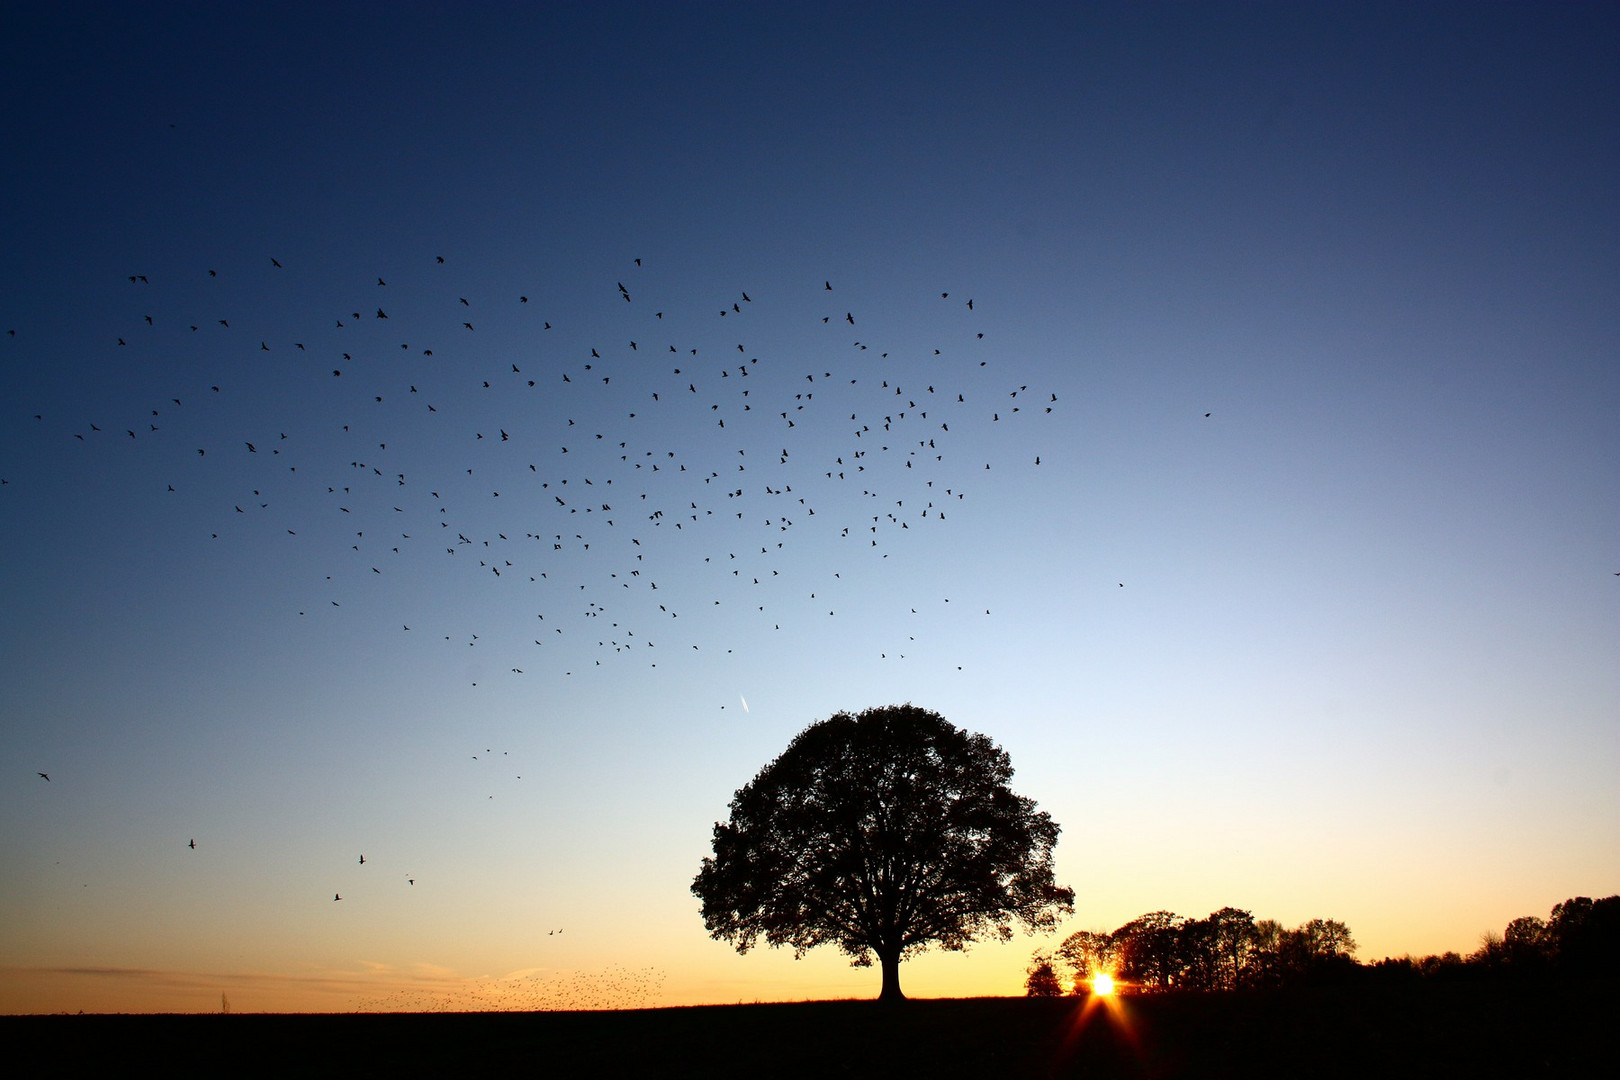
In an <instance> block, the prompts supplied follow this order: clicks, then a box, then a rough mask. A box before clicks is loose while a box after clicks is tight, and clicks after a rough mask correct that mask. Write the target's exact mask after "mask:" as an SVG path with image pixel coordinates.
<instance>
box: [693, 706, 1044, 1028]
mask: <svg viewBox="0 0 1620 1080" xmlns="http://www.w3.org/2000/svg"><path fill="white" fill-rule="evenodd" d="M1012 772H1013V770H1012V763H1011V762H1010V761H1009V759H1008V757H1007V754H1006V752H1005V751H1004V750H1002V749H1001V748H1000V747H998V746H997V745H996V744H995V743H993V742H991V741H990V740H989V739H988V738H986V737H985V736H983V735H974V734H969V733H968V732H966V731H962V730H961V729H959V728H956V727H954V726H952V725H951V724H949V723H947V722H946V720H945V719H944V718H943V717H941V716H940V715H939V714H938V713H934V712H930V711H928V710H927V709H920V708H917V707H915V706H912V705H890V706H886V707H884V708H877V709H867V710H866V711H865V712H862V713H860V714H859V715H854V716H852V715H850V714H849V713H838V714H837V715H835V716H832V717H830V718H828V719H826V720H823V721H820V722H819V723H815V724H812V725H811V726H810V727H808V728H806V729H805V730H804V731H802V732H800V733H799V735H798V736H797V737H796V738H795V739H794V740H793V742H792V743H790V744H789V745H788V748H787V749H786V750H785V751H783V753H782V756H781V757H779V758H777V759H776V760H775V761H773V762H771V763H770V764H769V765H767V766H766V767H765V768H764V769H763V770H761V772H760V774H759V775H758V776H756V777H754V779H753V780H752V781H751V782H750V783H749V784H748V785H747V786H746V787H744V788H742V789H741V790H740V791H738V792H737V794H736V797H735V798H733V799H732V800H731V819H730V820H729V821H727V822H725V823H716V824H715V827H714V856H713V857H712V858H707V859H704V860H703V868H702V869H701V870H699V871H698V875H697V878H696V880H694V881H693V882H692V892H693V893H694V894H695V895H696V896H697V897H698V899H700V900H701V901H702V902H703V923H704V925H705V926H706V927H708V930H709V933H710V934H711V935H712V936H713V937H715V938H717V939H719V940H722V941H726V942H729V943H730V944H732V945H734V946H735V947H736V949H737V951H738V952H747V951H748V949H749V948H751V947H752V946H753V944H754V942H755V940H756V939H758V938H760V937H763V938H764V939H765V941H766V943H767V944H769V945H772V946H781V945H791V946H793V949H794V951H795V953H796V954H799V955H802V954H803V953H804V951H805V950H807V949H811V948H814V947H815V946H817V945H826V944H832V945H836V946H838V948H839V949H841V950H842V951H843V952H844V953H846V954H847V955H848V956H850V957H851V958H852V959H853V963H854V964H855V965H856V966H858V967H864V966H868V965H870V964H871V963H872V958H873V957H874V956H876V958H877V960H878V962H879V963H880V964H881V965H882V967H883V991H882V995H881V998H882V1000H897V999H899V998H901V997H902V996H903V995H902V994H901V993H900V961H901V960H902V959H903V958H905V957H906V956H908V955H909V954H911V953H914V952H918V951H920V950H922V949H925V948H927V947H928V946H929V945H938V946H940V947H941V948H944V949H962V948H965V947H966V946H967V945H968V943H969V942H971V941H973V940H975V939H976V938H978V937H980V936H981V935H984V934H991V935H993V936H995V937H997V938H999V939H1000V940H1003V941H1006V940H1009V939H1010V938H1011V937H1012V928H1011V927H1012V923H1013V922H1014V921H1017V922H1019V923H1021V924H1022V925H1024V926H1025V927H1027V928H1029V929H1031V930H1045V929H1051V928H1052V927H1054V926H1055V925H1056V924H1057V917H1058V916H1059V915H1060V914H1067V913H1069V912H1070V911H1072V910H1073V908H1074V891H1073V890H1072V889H1064V888H1060V887H1058V886H1057V885H1055V884H1054V883H1053V879H1052V848H1053V846H1054V845H1055V844H1056V843H1057V837H1058V826H1057V825H1056V824H1055V823H1054V822H1053V821H1052V819H1051V818H1050V817H1049V816H1048V815H1047V814H1045V813H1043V812H1038V811H1036V809H1035V803H1034V802H1033V801H1032V800H1030V799H1026V798H1022V797H1020V796H1018V795H1015V794H1013V792H1012V790H1011V789H1010V788H1009V787H1008V786H1007V785H1008V782H1009V781H1010V780H1011V779H1012Z"/></svg>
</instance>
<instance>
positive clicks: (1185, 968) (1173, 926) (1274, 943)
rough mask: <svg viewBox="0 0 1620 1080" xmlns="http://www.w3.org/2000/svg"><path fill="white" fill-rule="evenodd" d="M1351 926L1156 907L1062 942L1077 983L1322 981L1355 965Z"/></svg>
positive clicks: (1166, 985)
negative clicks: (1099, 975) (1194, 914)
mask: <svg viewBox="0 0 1620 1080" xmlns="http://www.w3.org/2000/svg"><path fill="white" fill-rule="evenodd" d="M1355 951H1356V943H1355V939H1353V938H1352V937H1351V936H1350V928H1349V927H1347V926H1345V924H1344V923H1341V922H1335V921H1334V920H1332V919H1312V920H1310V921H1309V922H1307V923H1305V924H1303V925H1301V926H1298V927H1296V928H1294V929H1292V930H1289V929H1285V928H1284V927H1283V926H1282V925H1281V924H1280V923H1277V922H1274V921H1272V920H1270V919H1262V920H1260V921H1258V922H1256V921H1255V918H1254V916H1253V915H1251V914H1250V913H1249V912H1247V911H1243V910H1240V909H1238V908H1233V907H1224V908H1221V909H1220V910H1219V911H1216V912H1213V913H1211V914H1210V915H1209V916H1207V917H1206V918H1202V919H1185V918H1182V917H1181V916H1180V915H1176V914H1174V913H1172V912H1169V911H1153V912H1149V913H1148V914H1146V915H1142V916H1140V917H1138V918H1135V919H1132V920H1131V921H1130V922H1128V923H1126V924H1125V925H1124V926H1121V927H1120V928H1119V929H1118V930H1115V931H1113V932H1112V933H1104V932H1102V931H1096V930H1081V931H1078V932H1076V933H1073V934H1070V935H1069V936H1068V937H1067V938H1065V939H1064V941H1063V944H1061V945H1059V946H1058V949H1057V955H1058V957H1060V958H1061V959H1063V960H1065V961H1067V962H1068V964H1069V965H1070V966H1071V968H1072V969H1073V972H1074V975H1075V980H1076V984H1077V985H1078V984H1079V983H1080V982H1082V981H1084V980H1086V979H1088V978H1089V977H1090V976H1091V974H1092V973H1093V972H1099V971H1106V972H1109V973H1110V974H1113V975H1115V976H1117V977H1119V978H1121V979H1123V980H1125V981H1126V982H1128V983H1129V984H1130V985H1132V986H1135V987H1137V988H1138V989H1147V990H1170V989H1177V990H1235V989H1237V988H1239V987H1244V986H1266V985H1280V984H1284V983H1297V982H1302V981H1323V980H1326V979H1331V978H1333V977H1334V976H1335V975H1336V974H1337V973H1340V972H1343V971H1345V970H1347V969H1349V968H1353V967H1354V966H1355V961H1354V959H1353V956H1354V954H1355Z"/></svg>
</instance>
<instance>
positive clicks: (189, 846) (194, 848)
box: [186, 840, 197, 851]
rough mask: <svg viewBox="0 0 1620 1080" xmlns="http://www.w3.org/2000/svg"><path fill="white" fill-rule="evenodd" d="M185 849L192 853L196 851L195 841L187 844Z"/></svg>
mask: <svg viewBox="0 0 1620 1080" xmlns="http://www.w3.org/2000/svg"><path fill="white" fill-rule="evenodd" d="M186 847H188V848H190V849H191V850H192V851H196V850H197V841H196V840H193V841H192V842H191V843H189V844H187V845H186Z"/></svg>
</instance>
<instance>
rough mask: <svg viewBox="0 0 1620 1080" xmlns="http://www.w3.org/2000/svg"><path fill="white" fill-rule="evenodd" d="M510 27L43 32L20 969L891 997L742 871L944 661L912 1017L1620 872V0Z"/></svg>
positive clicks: (269, 14)
mask: <svg viewBox="0 0 1620 1080" xmlns="http://www.w3.org/2000/svg"><path fill="white" fill-rule="evenodd" d="M465 7H466V6H463V5H424V4H404V5H398V6H397V7H395V8H392V9H391V10H390V12H389V14H388V16H387V17H386V18H383V17H379V16H378V14H377V13H376V11H375V9H372V8H370V7H369V6H366V5H338V6H336V7H334V6H332V5H294V4H281V5H274V6H273V7H270V8H269V9H267V10H251V11H245V10H238V9H237V7H235V6H225V7H221V6H219V5H202V4H199V5H179V4H168V3H158V4H147V5H141V6H139V7H121V6H114V5H99V4H97V5H77V4H61V5H46V6H38V7H34V8H27V9H24V8H21V7H19V6H18V5H11V6H9V7H8V8H7V9H6V11H5V13H4V15H3V16H0V49H3V50H4V56H5V62H4V64H0V80H3V82H0V85H3V90H0V93H3V101H4V103H5V107H4V108H3V109H0V139H3V145H4V147H5V157H6V160H7V167H6V169H5V170H4V174H3V176H0V196H3V197H0V223H3V235H4V236H5V249H6V257H5V259H4V261H3V264H0V285H3V287H0V480H3V481H4V483H3V484H0V671H3V677H0V765H3V769H0V820H3V822H4V828H3V829H0V866H3V867H4V872H3V873H0V1011H4V1012H9V1013H34V1012H56V1011H77V1010H80V1009H83V1010H85V1011H124V1012H152V1011H162V1012H196V1011H214V1010H217V1009H218V1008H220V1007H221V1005H222V998H223V1000H227V1001H228V1002H229V1003H230V1005H231V1007H232V1008H233V1009H234V1010H236V1011H282V1010H298V1011H353V1010H374V1009H485V1008H519V1009H523V1008H557V1007H627V1006H643V1005H679V1004H695V1003H727V1002H735V1001H774V1000H800V999H809V998H840V997H872V996H876V993H877V990H878V976H877V973H876V971H875V970H873V969H852V968H850V967H849V965H848V963H847V960H846V959H845V958H844V957H842V956H841V955H839V954H838V953H836V952H835V951H831V950H821V951H813V952H811V953H809V954H808V955H806V956H805V957H804V958H802V959H798V960H795V959H794V957H793V956H792V954H791V951H776V950H770V949H766V948H764V947H761V948H759V949H756V950H755V951H753V952H750V953H748V954H747V955H741V956H739V955H738V954H737V953H735V952H734V951H733V950H732V949H731V948H730V947H728V946H727V945H725V944H724V943H722V942H717V941H714V940H711V939H710V938H709V937H708V935H707V933H706V932H705V930H704V927H703V923H702V919H701V916H700V915H699V906H698V902H697V900H696V899H695V898H694V897H693V896H692V895H691V892H690V886H691V882H692V879H693V876H694V875H695V874H696V872H697V870H698V867H699V865H700V862H701V860H702V859H703V858H704V856H705V855H707V854H709V853H710V846H709V845H710V839H711V834H712V829H713V826H714V823H715V822H716V821H718V820H722V819H723V818H724V817H725V816H726V808H727V804H728V802H729V801H730V799H731V797H732V794H733V793H734V792H735V791H736V790H737V789H738V788H739V787H741V786H742V785H743V784H745V783H747V782H748V781H749V780H750V779H751V778H752V777H753V776H754V775H755V774H756V773H757V772H758V771H759V770H760V769H761V768H762V767H764V766H765V765H766V764H767V763H768V762H769V761H771V760H772V759H773V758H774V757H776V756H777V755H778V754H779V753H781V751H782V750H783V749H785V748H786V746H787V744H788V742H789V741H790V740H791V739H792V737H793V736H794V735H795V734H797V733H798V732H799V731H801V730H803V729H804V728H805V727H806V726H808V725H809V724H811V723H813V722H815V721H817V720H820V719H824V718H826V717H828V716H830V715H832V714H833V713H835V712H838V711H840V710H851V711H855V710H860V709H863V708H867V707H870V706H877V705H886V704H894V703H901V702H911V703H913V704H916V705H920V706H923V707H925V708H929V709H933V710H935V711H937V712H939V713H941V714H942V715H944V716H945V717H946V718H947V719H948V720H950V721H951V722H952V723H954V724H956V725H957V726H959V727H962V728H965V729H967V730H969V731H974V732H982V733H984V734H986V735H988V736H989V737H990V738H991V739H993V740H994V741H995V742H996V743H997V744H998V745H1000V746H1001V747H1002V748H1004V749H1005V750H1006V751H1007V752H1008V754H1009V755H1010V756H1011V759H1012V763H1013V766H1014V768H1015V769H1016V775H1015V778H1014V789H1015V790H1016V791H1017V792H1018V793H1019V794H1021V795H1024V796H1027V797H1029V798H1031V799H1033V800H1035V802H1036V803H1037V805H1038V806H1039V808H1040V809H1042V810H1045V811H1047V812H1049V813H1050V814H1051V816H1052V818H1053V819H1054V820H1055V821H1057V822H1058V823H1059V824H1060V825H1061V826H1062V835H1061V838H1060V840H1059V843H1058V847H1057V858H1056V864H1057V878H1058V881H1059V883H1060V884H1064V885H1068V886H1071V887H1072V888H1074V890H1075V893H1076V901H1075V911H1074V915H1073V917H1072V918H1071V919H1069V920H1068V921H1067V922H1065V923H1064V925H1063V926H1062V928H1061V929H1060V930H1059V932H1058V934H1057V935H1055V936H1048V937H1030V936H1020V937H1017V938H1015V940H1014V941H1013V942H1012V943H1010V944H1005V945H1003V944H998V943H994V942H984V943H980V944H978V945H976V946H975V947H973V948H971V949H970V950H969V951H967V952H966V953H940V952H930V953H927V954H924V955H923V956H920V957H917V958H916V959H913V960H910V961H908V962H907V963H906V964H905V965H904V967H903V968H902V972H901V975H902V985H903V987H904V989H905V991H906V992H907V993H908V994H909V995H912V996H922V997H930V996H968V995H981V994H1016V993H1020V992H1021V990H1022V979H1023V973H1024V969H1025V966H1026V965H1027V964H1028V963H1029V959H1030V955H1031V953H1032V952H1033V951H1035V950H1036V949H1050V948H1051V947H1052V946H1054V945H1055V944H1056V943H1057V942H1058V941H1059V940H1061V937H1062V935H1064V934H1067V933H1070V932H1072V931H1074V930H1080V929H1112V928H1113V927H1116V926H1119V925H1121V924H1123V923H1125V922H1126V921H1128V920H1130V919H1132V918H1134V917H1136V916H1138V915H1140V914H1142V913H1144V912H1148V911H1154V910H1161V909H1162V910H1170V911H1174V912H1178V913H1180V914H1182V915H1186V916H1190V917H1201V916H1203V915H1205V914H1208V913H1209V912H1211V911H1214V910H1216V909H1218V908H1220V907H1224V906H1227V905H1232V906H1236V907H1240V908H1243V909H1245V910H1249V911H1251V912H1253V913H1254V915H1255V916H1256V917H1257V918H1272V919H1276V920H1278V921H1280V922H1282V923H1284V924H1286V925H1295V924H1298V923H1301V922H1304V921H1305V920H1307V919H1311V918H1332V919H1338V920H1341V921H1343V922H1345V923H1347V924H1348V925H1349V927H1350V928H1351V931H1352V933H1353V934H1354V936H1355V939H1356V941H1357V942H1358V944H1359V946H1360V949H1359V952H1358V956H1359V957H1360V958H1361V959H1363V960H1375V959H1378V958H1380V957H1383V956H1398V955H1402V954H1406V953H1410V954H1414V955H1424V954H1427V953H1434V952H1442V951H1446V950H1452V949H1454V950H1458V951H1461V952H1465V953H1466V952H1468V951H1470V950H1471V949H1472V948H1474V947H1475V945H1476V944H1477V943H1478V940H1479V935H1480V934H1481V933H1482V932H1484V931H1487V930H1493V929H1494V930H1497V931H1498V932H1499V931H1500V930H1501V928H1502V927H1503V926H1504V925H1505V924H1506V923H1507V921H1508V920H1510V919H1512V918H1514V917H1516V916H1520V915H1527V914H1530V915H1543V916H1544V915H1545V914H1546V913H1547V911H1548V909H1550V908H1551V906H1552V905H1553V904H1555V903H1557V902H1559V901H1561V900H1563V899H1565V898H1567V897H1571V896H1577V895H1587V896H1605V895H1609V894H1611V893H1614V892H1617V891H1620V797H1617V795H1616V786H1615V784H1614V777H1615V776H1616V775H1617V771H1620V724H1617V721H1620V664H1616V663H1615V657H1616V655H1617V644H1620V576H1617V575H1620V551H1617V550H1616V538H1617V537H1620V439H1617V437H1616V436H1617V432H1616V421H1617V419H1620V363H1617V356H1620V303H1617V298H1620V243H1617V241H1620V230H1617V225H1620V212H1617V204H1616V199H1615V192H1616V191H1620V144H1617V142H1616V139H1615V132H1616V131H1620V81H1617V77H1616V72H1617V71H1620V67H1617V66H1616V46H1617V44H1620V17H1617V15H1616V12H1615V9H1614V8H1613V7H1612V6H1610V5H1601V4H1592V5H1583V4H1550V5H1530V4H1473V3H1470V4H1459V5H1449V4H1446V5H1441V4H1426V3H1419V4H1393V5H1384V4H1356V5H1337V4H1335V5H1328V4H1294V3H1285V4H1217V5H1212V4H1190V5H1189V4H1168V3H1163V4H1161V3H1146V4H1123V5H1116V4H1087V5H1067V4H1064V5H1025V6H1019V7H1016V8H1013V9H1010V10H1007V9H1000V8H995V9H993V7H992V6H986V5H983V4H976V5H967V4H949V3H947V4H938V3H930V4H927V5H909V4H904V5H878V6H873V5H855V4H848V5H846V4H800V5H779V4H754V5H749V4H723V3H691V4H642V3H621V4H615V5H611V6H600V5H581V4H553V5H535V4H511V5H502V4H481V5H476V6H473V9H472V10H466V9H465ZM874 8H875V9H874ZM132 279H133V280H132ZM41 773H44V774H48V776H49V780H46V779H44V778H42V777H41V776H40V775H39V774H41ZM193 843H194V844H195V847H193V846H191V845H192V844H193ZM362 856H363V857H364V862H363V863H362V862H361V861H360V859H361V857H362ZM338 896H341V897H342V899H341V901H336V900H334V897H338Z"/></svg>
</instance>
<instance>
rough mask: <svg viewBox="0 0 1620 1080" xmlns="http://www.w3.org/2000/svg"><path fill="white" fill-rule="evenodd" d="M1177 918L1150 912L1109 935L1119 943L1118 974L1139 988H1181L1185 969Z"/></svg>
mask: <svg viewBox="0 0 1620 1080" xmlns="http://www.w3.org/2000/svg"><path fill="white" fill-rule="evenodd" d="M1183 922H1185V920H1184V919H1182V917H1181V916H1180V915H1177V914H1175V913H1174V912H1171V911H1153V912H1149V913H1148V914H1146V915H1143V916H1141V917H1140V918H1136V919H1132V920H1131V921H1130V922H1128V923H1126V924H1125V925H1124V926H1122V927H1120V928H1119V929H1118V930H1115V931H1114V933H1113V934H1112V935H1111V936H1112V937H1113V938H1114V939H1115V940H1116V941H1118V942H1119V958H1120V973H1121V974H1122V975H1124V976H1125V978H1126V979H1127V980H1128V981H1130V982H1132V983H1137V984H1139V985H1141V986H1146V987H1149V988H1151V989H1154V990H1168V989H1169V988H1170V987H1172V986H1179V985H1180V984H1181V982H1182V981H1183V980H1182V975H1183V972H1184V971H1185V969H1186V965H1185V962H1184V957H1183V955H1182V951H1181V925H1182V923H1183Z"/></svg>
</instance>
